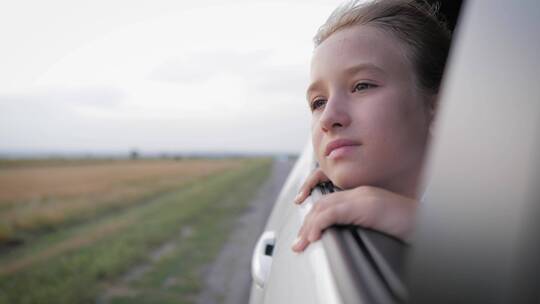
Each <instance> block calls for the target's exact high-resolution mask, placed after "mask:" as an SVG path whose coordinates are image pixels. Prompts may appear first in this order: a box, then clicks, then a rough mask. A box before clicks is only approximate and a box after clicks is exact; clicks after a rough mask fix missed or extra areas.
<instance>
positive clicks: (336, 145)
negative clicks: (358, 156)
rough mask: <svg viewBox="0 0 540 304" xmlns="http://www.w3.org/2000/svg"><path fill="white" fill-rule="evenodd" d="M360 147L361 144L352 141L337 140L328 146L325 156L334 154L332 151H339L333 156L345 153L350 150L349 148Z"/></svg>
mask: <svg viewBox="0 0 540 304" xmlns="http://www.w3.org/2000/svg"><path fill="white" fill-rule="evenodd" d="M359 145H360V143H359V142H356V141H352V140H349V139H336V140H334V141H331V142H330V143H329V144H328V145H327V146H326V149H325V150H324V155H325V156H329V155H330V153H332V151H334V150H337V151H335V152H334V153H332V154H336V153H337V152H340V151H342V152H340V153H344V152H347V151H349V150H350V149H349V148H348V147H353V146H359Z"/></svg>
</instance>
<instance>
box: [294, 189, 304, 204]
mask: <svg viewBox="0 0 540 304" xmlns="http://www.w3.org/2000/svg"><path fill="white" fill-rule="evenodd" d="M300 197H302V192H300V193H298V194H297V195H296V197H295V198H294V202H295V203H296V204H298V203H300Z"/></svg>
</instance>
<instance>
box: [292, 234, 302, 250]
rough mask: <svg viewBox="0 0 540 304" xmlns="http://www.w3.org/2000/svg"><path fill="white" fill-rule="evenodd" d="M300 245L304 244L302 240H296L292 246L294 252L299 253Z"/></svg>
mask: <svg viewBox="0 0 540 304" xmlns="http://www.w3.org/2000/svg"><path fill="white" fill-rule="evenodd" d="M300 243H302V238H301V237H297V238H296V240H294V242H293V244H292V250H294V251H299V250H298V249H299V246H300Z"/></svg>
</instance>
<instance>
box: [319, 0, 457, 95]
mask: <svg viewBox="0 0 540 304" xmlns="http://www.w3.org/2000/svg"><path fill="white" fill-rule="evenodd" d="M437 10H438V7H437V6H430V5H428V4H427V3H425V2H421V1H418V0H417V1H413V0H374V1H370V2H365V1H358V0H356V1H349V2H347V3H345V4H344V5H341V6H339V7H338V8H337V9H336V10H334V12H333V13H332V14H331V15H330V17H329V18H328V20H327V21H326V22H325V23H324V24H323V25H322V26H321V27H320V28H319V30H318V32H317V34H316V35H315V37H314V38H313V42H314V43H315V47H317V46H319V45H320V44H321V43H323V42H324V40H326V39H327V38H328V37H330V36H331V35H332V34H334V33H335V32H337V31H339V30H341V29H344V28H347V27H351V26H357V25H369V26H373V27H376V28H378V29H381V30H383V31H385V32H388V33H390V34H392V35H394V37H396V38H397V39H398V40H399V41H401V42H402V43H403V44H404V45H405V47H406V49H407V55H408V57H409V59H410V60H411V62H412V64H413V67H414V69H415V70H416V75H417V79H418V82H419V83H418V85H419V86H420V88H422V89H424V90H425V91H426V92H427V93H432V94H436V93H438V91H439V86H440V83H441V79H442V75H443V72H444V67H445V64H446V59H447V57H448V52H449V48H450V37H451V34H450V31H449V30H448V29H447V27H446V24H445V23H444V21H442V20H440V19H439V18H438V16H437Z"/></svg>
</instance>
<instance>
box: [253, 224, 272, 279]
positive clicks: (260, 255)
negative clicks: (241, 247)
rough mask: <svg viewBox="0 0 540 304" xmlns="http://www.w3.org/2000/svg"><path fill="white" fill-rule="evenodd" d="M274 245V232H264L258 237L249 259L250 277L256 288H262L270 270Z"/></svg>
mask: <svg viewBox="0 0 540 304" xmlns="http://www.w3.org/2000/svg"><path fill="white" fill-rule="evenodd" d="M275 244H276V234H275V232H274V231H265V232H263V234H261V236H260V237H259V240H258V241H257V244H256V245H255V250H254V251H253V257H252V258H251V276H252V278H253V281H254V282H255V284H257V286H258V287H260V288H264V285H265V283H266V280H267V279H268V275H269V274H270V268H271V267H272V255H273V254H274V247H275Z"/></svg>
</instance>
